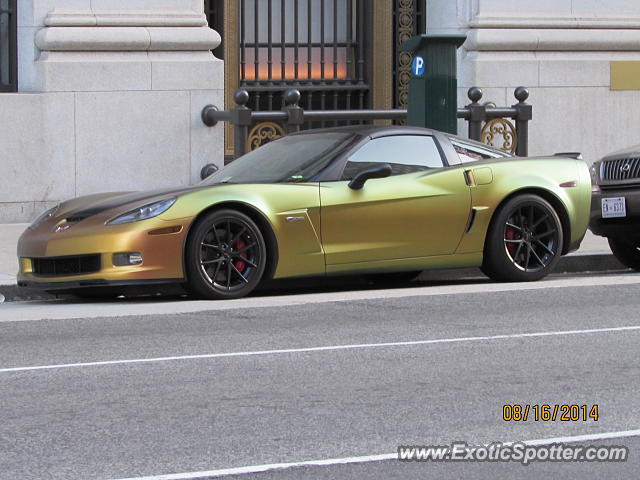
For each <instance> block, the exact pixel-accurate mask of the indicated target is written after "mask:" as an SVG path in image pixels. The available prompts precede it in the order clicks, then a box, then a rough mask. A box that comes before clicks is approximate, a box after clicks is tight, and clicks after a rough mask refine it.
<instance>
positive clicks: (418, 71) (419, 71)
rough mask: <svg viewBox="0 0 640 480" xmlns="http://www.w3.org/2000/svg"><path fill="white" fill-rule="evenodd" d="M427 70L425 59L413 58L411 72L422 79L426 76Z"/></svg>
mask: <svg viewBox="0 0 640 480" xmlns="http://www.w3.org/2000/svg"><path fill="white" fill-rule="evenodd" d="M425 70H426V66H425V63H424V58H422V57H419V56H416V57H414V58H413V62H412V63H411V71H412V72H413V74H414V75H415V76H416V77H421V76H423V75H424V71H425Z"/></svg>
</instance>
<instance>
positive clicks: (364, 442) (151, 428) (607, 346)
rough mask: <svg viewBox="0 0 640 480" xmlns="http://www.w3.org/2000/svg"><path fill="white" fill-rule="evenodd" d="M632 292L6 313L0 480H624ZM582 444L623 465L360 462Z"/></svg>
mask: <svg viewBox="0 0 640 480" xmlns="http://www.w3.org/2000/svg"><path fill="white" fill-rule="evenodd" d="M639 287H640V275H638V274H624V275H599V276H595V277H589V276H572V277H556V278H552V279H549V280H547V281H545V282H539V283H537V284H526V285H511V284H492V283H488V282H485V281H475V280H472V281H468V280H463V281H448V282H443V283H441V284H437V282H436V284H435V285H433V284H428V285H426V284H417V285H414V288H397V289H390V290H380V289H378V290H368V289H363V287H361V286H360V287H354V288H353V289H350V290H347V291H325V292H322V291H321V292H318V291H313V292H309V291H305V292H294V293H293V294H290V295H284V294H283V293H282V292H280V293H279V294H278V293H275V294H274V293H271V294H269V295H265V296H257V297H254V298H250V299H245V300H241V301H237V302H235V303H233V302H189V301H187V302H185V301H176V300H173V299H169V300H156V299H153V300H146V301H139V300H138V301H119V302H111V303H109V304H102V303H72V302H65V301H50V302H29V303H20V302H14V303H5V304H2V305H0V406H1V407H2V410H1V412H2V413H1V418H0V420H1V421H0V447H1V448H0V478H1V479H17V478H20V479H31V478H34V479H44V478H52V479H83V480H85V479H87V480H89V479H120V478H137V477H149V478H153V479H170V478H174V479H176V478H185V479H187V478H207V477H212V476H213V475H215V474H221V473H223V472H222V471H223V470H226V469H230V468H242V467H250V466H256V465H272V466H273V465H274V464H280V463H296V462H305V461H309V460H325V461H327V462H325V463H327V464H325V465H322V466H301V467H295V466H294V467H291V468H286V469H277V470H269V471H267V472H264V473H256V472H255V471H256V470H259V468H246V469H245V470H246V472H247V473H244V474H242V475H234V476H231V477H227V478H239V479H243V480H246V479H253V478H257V479H294V478H296V479H297V478H304V479H306V478H452V479H453V478H461V477H469V478H603V477H609V478H637V471H638V469H639V467H640V460H639V457H638V447H640V435H638V432H636V430H638V429H640V402H638V399H639V398H640V381H639V380H638V378H640V362H639V361H638V347H639V346H640V318H639V315H638V312H639V311H640V308H639V307H640V295H638V291H639ZM47 318H51V319H47ZM513 403H518V404H556V403H557V404H587V405H593V404H598V405H599V410H600V418H599V420H598V421H597V422H595V421H593V420H589V421H586V422H583V421H579V422H559V421H556V422H535V421H532V420H529V421H527V422H505V421H503V420H502V406H503V405H504V404H513ZM602 433H608V434H610V435H613V437H611V438H609V439H600V438H601V434H602ZM585 434H587V435H591V437H590V438H592V439H591V440H589V441H588V442H586V443H585V442H582V443H585V444H596V445H611V444H615V445H627V446H629V448H630V458H629V460H628V461H627V462H624V463H598V464H592V463H572V464H566V463H563V464H560V463H538V464H534V465H530V466H522V465H520V464H517V463H509V464H489V463H455V464H454V463H433V462H420V463H400V462H398V461H396V460H386V461H372V460H376V457H375V456H376V455H381V454H382V455H387V456H388V455H389V454H392V453H393V452H395V451H396V449H397V447H398V445H430V444H448V443H451V442H452V441H459V440H463V441H466V442H468V443H470V444H479V443H490V442H494V441H502V442H510V441H528V440H536V439H554V438H558V437H562V438H564V439H566V441H568V442H571V441H573V440H572V438H575V436H580V435H585ZM350 457H361V458H360V459H359V460H358V462H356V463H349V464H346V465H344V464H340V462H343V461H345V460H344V459H345V458H350ZM264 468H268V467H264ZM198 472H200V473H198ZM227 472H228V470H227ZM168 474H182V475H173V476H163V475H168Z"/></svg>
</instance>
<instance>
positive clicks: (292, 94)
mask: <svg viewBox="0 0 640 480" xmlns="http://www.w3.org/2000/svg"><path fill="white" fill-rule="evenodd" d="M300 97H301V95H300V91H299V90H296V89H295V88H294V89H291V90H287V91H286V93H285V94H284V108H283V109H282V111H283V112H286V113H287V122H286V124H285V129H286V131H287V133H294V132H299V131H300V127H301V126H302V124H303V123H304V110H303V109H302V107H300V106H299V105H298V102H300Z"/></svg>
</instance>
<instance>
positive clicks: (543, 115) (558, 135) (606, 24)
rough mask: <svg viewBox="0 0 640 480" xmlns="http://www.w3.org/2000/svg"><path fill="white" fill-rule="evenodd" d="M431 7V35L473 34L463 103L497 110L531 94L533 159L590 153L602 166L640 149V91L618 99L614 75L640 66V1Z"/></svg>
mask: <svg viewBox="0 0 640 480" xmlns="http://www.w3.org/2000/svg"><path fill="white" fill-rule="evenodd" d="M426 1H427V7H428V15H427V18H428V30H429V31H430V32H434V33H435V32H464V33H466V34H467V35H468V39H467V41H466V43H465V45H464V47H463V48H462V49H461V51H460V54H459V62H460V63H459V87H460V92H459V102H460V104H466V103H468V99H467V97H466V91H467V89H468V88H469V87H470V86H479V87H482V88H483V90H484V92H485V95H484V98H483V101H491V102H495V103H496V104H498V105H511V104H513V103H515V99H514V98H513V90H514V89H515V88H516V87H518V86H520V85H524V86H527V87H529V89H530V92H531V96H530V99H529V103H531V104H532V105H533V115H534V118H533V121H532V122H531V124H530V125H531V127H530V143H529V145H530V148H529V150H530V153H531V154H547V153H553V152H558V151H582V152H583V154H584V155H585V158H586V159H587V160H588V161H593V160H596V159H598V158H599V157H601V156H603V155H604V154H606V153H608V152H611V151H613V150H617V149H620V148H623V147H626V146H630V145H633V144H638V143H640V135H638V133H637V125H638V124H639V122H640V109H638V108H637V105H639V104H640V91H637V90H628V91H614V90H612V89H611V75H610V71H611V67H610V65H611V62H612V61H617V60H622V61H634V62H635V61H640V2H638V1H637V0H610V1H607V2H601V1H596V0H579V1H578V0H537V1H535V2H523V1H521V0H426ZM461 128H462V125H461ZM461 133H464V131H463V130H461Z"/></svg>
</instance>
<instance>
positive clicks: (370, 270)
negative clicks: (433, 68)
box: [18, 126, 591, 299]
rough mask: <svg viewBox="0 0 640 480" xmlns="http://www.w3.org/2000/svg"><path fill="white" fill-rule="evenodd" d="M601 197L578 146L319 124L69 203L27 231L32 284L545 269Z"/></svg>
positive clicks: (517, 275)
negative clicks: (515, 149)
mask: <svg viewBox="0 0 640 480" xmlns="http://www.w3.org/2000/svg"><path fill="white" fill-rule="evenodd" d="M590 202H591V180H590V174H589V170H588V168H587V165H586V164H585V163H584V162H583V161H581V160H577V159H574V158H560V157H541V158H519V157H512V156H510V155H508V154H506V153H504V152H501V151H499V150H495V149H492V148H490V147H487V146H485V145H482V144H479V143H475V142H472V141H469V140H464V139H461V138H458V137H454V136H451V135H448V134H444V133H441V132H436V131H432V130H426V129H422V128H413V127H374V126H359V127H342V128H334V129H325V130H311V131H307V132H304V133H299V134H294V135H289V136H287V137H284V138H282V139H280V140H277V141H274V142H271V143H269V144H267V145H265V146H263V147H261V148H259V149H257V150H255V151H253V152H251V153H249V154H247V155H245V156H244V157H242V158H240V159H238V160H236V161H234V162H233V163H231V164H230V165H228V166H227V167H225V168H223V169H222V170H220V171H218V172H216V173H214V174H213V175H212V176H210V177H209V178H207V179H206V180H204V181H203V182H202V183H201V184H199V185H197V186H193V187H188V188H181V189H176V190H166V191H154V192H147V193H105V194H98V195H91V196H87V197H82V198H77V199H75V200H70V201H67V202H63V203H61V204H60V205H59V206H57V207H56V208H54V209H51V210H49V211H48V212H46V213H44V214H43V215H42V216H41V217H39V218H38V219H37V220H36V221H35V222H34V223H33V224H32V225H31V226H30V227H29V228H28V229H27V230H26V231H25V233H24V234H23V235H22V237H21V238H20V241H19V244H18V257H19V262H20V272H19V277H18V284H19V285H21V286H27V287H40V288H44V289H45V290H47V291H53V292H65V293H76V294H79V295H83V293H86V292H94V291H95V290H96V289H108V291H109V292H111V293H121V291H122V290H123V289H125V288H126V287H128V286H131V285H135V286H147V285H154V286H155V287H154V288H158V286H164V285H165V284H179V285H182V286H183V287H185V288H186V289H187V290H188V291H190V292H191V293H192V294H194V295H195V296H198V297H203V298H211V299H225V298H238V297H242V296H244V295H247V294H248V293H250V292H251V291H252V290H253V289H254V288H255V287H256V286H257V285H258V284H259V283H260V282H261V281H262V280H265V279H268V278H285V277H295V276H313V275H330V274H377V275H376V276H377V277H378V278H379V277H380V276H385V275H386V278H390V279H398V280H399V279H409V278H411V277H412V276H415V275H417V273H419V272H420V271H421V270H424V269H428V268H436V267H437V268H442V267H481V268H482V270H483V271H484V272H485V273H486V274H487V275H488V276H490V277H491V278H493V279H495V280H499V281H529V280H537V279H540V278H542V277H544V276H545V275H547V274H548V273H549V272H550V271H551V270H552V269H553V268H554V266H555V264H556V263H557V261H558V260H559V258H560V256H561V255H564V254H566V253H568V252H570V251H572V250H574V249H576V248H578V246H579V245H580V242H581V241H582V238H583V237H584V234H585V231H586V229H587V225H588V222H589V210H590Z"/></svg>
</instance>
